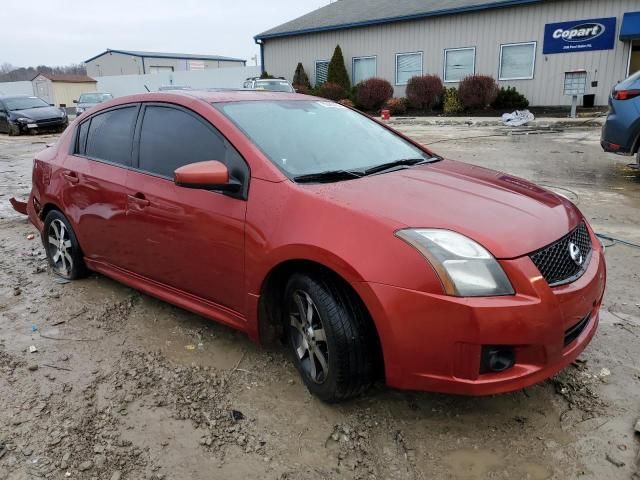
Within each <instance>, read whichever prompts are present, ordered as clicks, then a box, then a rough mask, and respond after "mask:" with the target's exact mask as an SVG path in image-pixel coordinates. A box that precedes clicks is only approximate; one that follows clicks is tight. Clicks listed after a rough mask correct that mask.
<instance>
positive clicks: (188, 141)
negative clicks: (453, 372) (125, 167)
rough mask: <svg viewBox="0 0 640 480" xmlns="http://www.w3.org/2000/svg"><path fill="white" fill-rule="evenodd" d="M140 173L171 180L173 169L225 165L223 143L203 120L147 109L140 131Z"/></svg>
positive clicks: (170, 110)
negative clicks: (201, 164)
mask: <svg viewBox="0 0 640 480" xmlns="http://www.w3.org/2000/svg"><path fill="white" fill-rule="evenodd" d="M139 158H140V165H139V168H140V169H141V170H145V171H147V172H151V173H155V174H157V175H162V176H164V177H168V178H173V172H174V170H175V169H176V168H179V167H182V166H183V165H187V164H189V163H195V162H203V161H205V160H220V161H222V162H224V161H225V143H224V139H223V138H222V136H220V135H219V134H217V133H216V132H214V131H213V129H212V128H211V127H210V126H208V125H207V124H206V123H205V121H204V120H200V119H198V118H197V117H195V116H194V115H191V114H189V113H187V112H184V111H182V110H177V109H175V108H171V107H160V106H148V107H146V109H145V113H144V119H143V121H142V128H141V130H140V156H139Z"/></svg>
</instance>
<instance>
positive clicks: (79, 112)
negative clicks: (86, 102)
mask: <svg viewBox="0 0 640 480" xmlns="http://www.w3.org/2000/svg"><path fill="white" fill-rule="evenodd" d="M82 112H84V108H82V107H76V114H78V115H79V114H81V113H82Z"/></svg>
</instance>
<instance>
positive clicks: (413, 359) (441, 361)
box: [364, 239, 606, 395]
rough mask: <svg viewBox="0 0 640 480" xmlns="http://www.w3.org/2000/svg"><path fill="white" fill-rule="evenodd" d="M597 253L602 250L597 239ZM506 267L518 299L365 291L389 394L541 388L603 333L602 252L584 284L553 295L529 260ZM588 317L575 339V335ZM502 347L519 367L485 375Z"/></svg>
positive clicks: (595, 255) (393, 289) (375, 288)
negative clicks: (487, 350) (490, 355)
mask: <svg viewBox="0 0 640 480" xmlns="http://www.w3.org/2000/svg"><path fill="white" fill-rule="evenodd" d="M593 245H594V247H598V248H599V247H600V244H599V242H597V241H596V240H595V239H594V240H593ZM501 263H502V265H503V268H504V269H505V271H506V273H507V275H509V277H510V279H511V281H512V283H513V284H514V288H515V289H516V292H517V294H516V295H513V296H509V297H494V298H455V297H448V296H445V295H434V294H428V293H424V292H417V291H413V290H406V289H402V288H397V287H392V286H389V285H382V284H372V283H368V284H367V285H368V287H369V288H368V289H365V290H369V291H370V297H369V298H364V300H365V303H367V305H368V306H369V308H370V311H371V314H372V316H373V318H374V320H375V323H376V326H377V327H378V330H379V334H380V338H381V343H382V347H383V354H384V361H385V375H386V382H387V384H388V385H389V386H392V387H396V388H401V389H411V390H426V391H437V392H444V393H453V394H464V395H489V394H495V393H502V392H508V391H513V390H519V389H522V388H524V387H527V386H530V385H533V384H535V383H538V382H540V381H542V380H544V379H546V378H548V377H550V376H552V375H554V374H555V373H557V372H558V371H560V370H562V369H563V368H565V367H566V366H567V365H568V364H570V363H571V362H573V361H574V360H575V358H576V357H577V356H578V355H579V354H580V353H581V352H582V351H583V350H584V349H585V347H586V346H587V345H588V344H589V342H590V341H591V339H592V338H593V336H594V334H595V332H596V329H597V326H598V321H599V318H598V314H599V310H600V305H601V302H602V297H603V293H604V288H605V282H606V273H605V262H604V257H603V255H602V252H601V251H600V250H599V249H598V250H594V252H593V255H592V258H591V262H590V264H589V266H588V268H587V271H586V272H585V273H584V275H583V276H582V277H581V278H579V279H578V280H577V281H575V282H574V283H572V284H568V285H564V286H561V287H557V288H553V289H552V288H550V287H549V286H548V284H547V283H546V281H545V280H544V279H543V278H542V277H541V276H540V273H539V272H538V270H537V269H536V267H535V266H534V265H533V263H532V262H531V260H530V259H529V258H528V257H524V258H520V259H516V260H508V261H502V262H501ZM365 295H366V294H365ZM587 315H590V319H589V321H588V322H587V323H586V325H584V326H583V327H582V329H581V330H580V331H579V332H580V333H579V334H578V335H577V336H575V332H572V327H574V326H576V325H578V324H580V321H581V320H583V319H584V318H585V317H586V316H587ZM571 333H574V336H573V337H570V336H569V335H570V334H571ZM568 339H571V340H572V341H571V342H570V343H567V344H566V345H565V342H566V341H567V340H568ZM496 345H499V346H511V347H513V349H514V352H515V359H516V362H515V365H514V366H513V367H512V368H509V369H508V370H505V371H503V372H500V373H480V372H481V357H482V347H483V346H496Z"/></svg>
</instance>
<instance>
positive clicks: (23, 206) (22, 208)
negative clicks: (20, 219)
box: [9, 197, 27, 215]
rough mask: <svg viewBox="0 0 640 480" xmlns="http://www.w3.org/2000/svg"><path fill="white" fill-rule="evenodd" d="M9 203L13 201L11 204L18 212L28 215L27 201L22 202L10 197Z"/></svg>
mask: <svg viewBox="0 0 640 480" xmlns="http://www.w3.org/2000/svg"><path fill="white" fill-rule="evenodd" d="M9 203H11V206H12V207H13V209H14V210H15V211H16V212H18V213H21V214H22V215H27V202H22V201H20V200H18V199H16V198H15V197H13V198H10V199H9Z"/></svg>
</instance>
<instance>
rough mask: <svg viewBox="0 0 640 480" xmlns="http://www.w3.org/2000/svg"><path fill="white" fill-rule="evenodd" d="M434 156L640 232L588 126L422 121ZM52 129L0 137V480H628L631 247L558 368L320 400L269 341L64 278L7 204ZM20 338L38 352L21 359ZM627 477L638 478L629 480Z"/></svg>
mask: <svg viewBox="0 0 640 480" xmlns="http://www.w3.org/2000/svg"><path fill="white" fill-rule="evenodd" d="M399 128H400V129H402V130H403V131H404V132H405V133H407V134H409V135H410V136H412V137H413V138H416V139H418V140H419V141H420V142H423V143H425V144H432V148H434V149H435V150H436V151H437V152H439V153H440V154H442V155H444V156H447V157H450V158H456V159H461V160H465V161H468V162H471V163H475V164H479V165H483V166H487V167H491V168H496V169H499V170H503V171H507V172H509V173H512V174H516V175H520V176H522V177H525V178H527V179H531V180H533V181H536V182H539V183H541V184H543V185H546V186H548V187H549V188H552V189H554V190H556V191H557V192H559V193H562V194H564V195H566V196H568V197H569V198H571V199H572V200H573V201H575V202H576V203H578V204H579V206H580V208H581V209H582V210H583V211H584V213H585V214H586V215H587V217H588V218H589V219H590V221H591V222H592V224H593V225H594V227H595V228H596V230H597V231H599V232H602V233H607V234H610V235H612V236H614V237H618V238H622V239H625V240H628V241H630V242H635V243H640V228H639V227H638V218H639V217H638V212H639V211H640V210H639V207H640V173H639V172H637V171H635V170H632V169H629V168H627V167H626V166H625V164H626V163H627V162H628V159H625V158H620V157H614V156H610V155H605V154H603V153H602V152H601V150H600V147H599V144H598V141H599V131H598V130H597V129H595V128H585V129H570V130H566V131H557V132H542V133H540V132H535V133H530V134H528V135H519V134H509V131H508V130H505V129H503V128H499V127H478V126H466V125H457V126H435V125H433V126H428V125H420V124H417V123H416V124H413V123H412V122H410V121H408V122H407V121H405V122H403V123H402V125H399ZM55 138H56V137H55V136H38V137H36V136H27V137H19V138H9V137H6V136H0V232H1V233H0V479H11V480H17V479H27V478H29V479H31V478H54V479H58V478H60V479H63V478H77V479H107V480H109V479H111V480H117V479H136V480H137V479H161V478H165V479H185V478H189V479H194V480H197V479H217V478H220V479H229V480H234V479H333V478H336V479H338V478H340V479H341V478H346V479H350V478H356V479H389V478H390V479H430V478H444V479H446V478H452V479H453V478H456V479H457V478H461V479H471V478H491V479H510V478H531V479H546V478H557V479H566V478H585V479H601V478H611V479H613V478H624V479H628V478H631V477H632V476H634V475H635V473H636V472H637V468H638V467H637V464H636V463H637V460H636V456H637V455H638V450H639V449H640V441H639V439H638V435H637V434H634V425H635V423H636V420H637V419H638V418H639V417H640V406H639V399H640V346H639V343H638V339H639V337H640V297H639V296H638V285H640V275H639V272H640V250H639V249H634V248H632V247H628V246H624V245H622V244H616V245H615V246H612V247H610V248H608V249H607V261H608V265H609V285H608V290H607V294H606V296H605V303H604V311H603V314H602V319H601V322H602V323H601V327H600V329H599V332H598V334H597V335H596V338H595V339H594V341H593V343H592V344H591V346H590V347H589V348H588V349H587V351H586V352H585V353H584V354H583V355H582V356H581V357H580V359H579V361H578V362H576V363H575V364H574V365H572V366H571V367H569V368H568V369H567V370H565V371H564V372H562V373H561V374H560V375H558V376H557V377H555V378H553V379H551V380H549V381H547V382H544V383H542V384H540V385H537V386H535V387H532V388H528V389H526V390H524V391H520V392H515V393H512V394H506V395H498V396H493V397H486V398H466V397H457V396H449V395H439V394H428V393H415V392H400V391H393V390H389V389H386V388H384V387H383V386H377V387H375V388H374V389H373V390H372V391H371V392H370V393H369V394H368V395H367V396H365V397H362V398H359V399H356V400H354V401H351V402H349V403H345V404H341V405H331V406H329V405H324V404H322V403H321V402H319V401H317V400H316V399H314V398H313V397H311V396H310V395H309V393H308V392H307V391H306V390H305V388H304V386H303V384H302V382H301V380H300V379H299V378H298V376H297V374H296V372H295V370H294V368H293V366H292V365H291V364H290V363H289V361H288V359H287V357H286V355H285V354H284V352H283V351H282V350H281V349H280V348H278V347H268V348H260V347H257V346H255V345H253V344H251V343H250V342H249V341H248V340H247V339H246V337H244V336H243V335H242V334H239V333H237V332H234V331H232V330H230V329H228V328H226V327H223V326H220V325H217V324H214V323H211V322H208V321H206V320H203V319H201V318H200V317H198V316H196V315H192V314H190V313H187V312H185V311H183V310H180V309H178V308H175V307H172V306H170V305H168V304H166V303H163V302H160V301H158V300H155V299H152V298H150V297H148V296H146V295H142V294H140V293H138V292H136V291H134V290H131V289H129V288H127V287H124V286H122V285H120V284H117V283H115V282H113V281H111V280H109V279H107V278H104V277H102V276H99V275H92V276H90V277H89V278H87V279H85V280H82V281H77V282H72V283H64V282H61V281H60V279H58V278H56V277H55V276H53V275H52V274H51V273H50V272H49V271H48V269H47V265H46V260H45V256H44V251H43V248H42V246H41V245H40V243H39V240H38V237H37V235H36V238H35V239H33V240H30V239H29V238H31V237H30V235H32V234H34V233H36V232H35V229H34V228H33V227H32V226H30V225H29V224H28V223H27V222H26V221H25V218H24V217H22V216H20V215H17V214H15V212H13V211H12V210H11V209H10V207H9V205H8V199H9V198H10V197H11V196H14V195H19V196H20V195H22V196H24V195H26V194H27V193H28V191H29V188H30V169H31V159H32V157H33V154H34V153H35V152H37V151H38V150H39V149H41V148H43V146H44V143H46V142H52V141H55ZM30 346H35V347H36V348H37V352H34V353H30V352H29V347H30ZM636 478H640V477H638V476H636Z"/></svg>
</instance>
